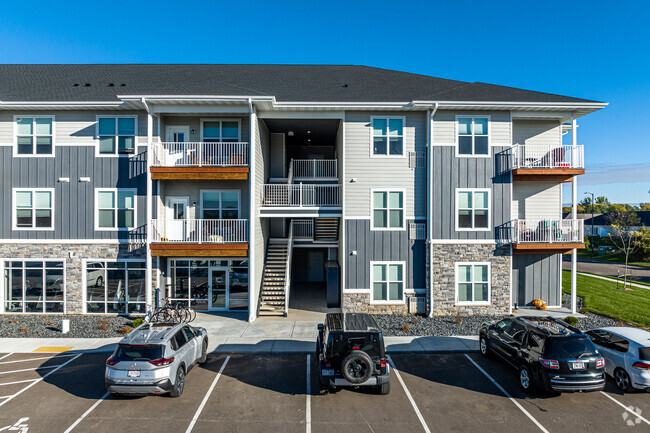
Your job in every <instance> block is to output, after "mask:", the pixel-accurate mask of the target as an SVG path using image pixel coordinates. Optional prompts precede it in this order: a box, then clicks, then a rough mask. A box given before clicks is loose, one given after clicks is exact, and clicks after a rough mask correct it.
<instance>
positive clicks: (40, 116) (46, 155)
mask: <svg viewBox="0 0 650 433" xmlns="http://www.w3.org/2000/svg"><path fill="white" fill-rule="evenodd" d="M22 118H31V119H52V134H51V135H50V136H51V138H52V153H41V154H37V153H29V154H27V153H18V119H22ZM32 128H33V129H32V134H31V136H32V137H34V138H35V137H36V136H37V135H36V129H35V127H34V121H32ZM55 142H56V116H55V115H54V114H24V115H22V114H15V115H14V117H13V137H12V147H13V157H14V158H54V157H55V156H56V151H55V150H54V146H55ZM32 146H33V147H32V150H33V151H36V141H35V140H34V142H33V143H32Z"/></svg>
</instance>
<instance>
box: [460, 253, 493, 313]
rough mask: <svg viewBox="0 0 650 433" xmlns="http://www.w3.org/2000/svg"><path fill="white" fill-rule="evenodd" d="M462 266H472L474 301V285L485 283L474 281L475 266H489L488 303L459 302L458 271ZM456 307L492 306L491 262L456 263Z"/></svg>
mask: <svg viewBox="0 0 650 433" xmlns="http://www.w3.org/2000/svg"><path fill="white" fill-rule="evenodd" d="M460 266H471V267H472V270H471V273H470V275H471V276H472V281H471V284H472V299H474V294H475V290H474V284H476V283H484V282H483V281H474V267H475V266H487V289H488V298H487V301H474V300H472V301H459V300H458V284H459V283H460V282H459V280H458V271H459V268H460ZM454 291H455V296H454V305H457V306H463V305H474V306H476V305H478V306H488V305H492V264H491V263H490V262H456V263H454Z"/></svg>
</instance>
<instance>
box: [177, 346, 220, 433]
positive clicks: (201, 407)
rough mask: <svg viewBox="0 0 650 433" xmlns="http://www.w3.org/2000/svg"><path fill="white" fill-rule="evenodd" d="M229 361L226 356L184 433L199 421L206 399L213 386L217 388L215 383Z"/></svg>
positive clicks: (188, 431) (189, 430)
mask: <svg viewBox="0 0 650 433" xmlns="http://www.w3.org/2000/svg"><path fill="white" fill-rule="evenodd" d="M229 360H230V356H227V357H226V360H225V361H224V362H223V364H221V368H220V369H219V373H217V377H215V378H214V380H213V381H212V385H210V389H208V392H207V393H206V394H205V397H203V401H202V402H201V405H200V406H199V408H198V409H197V410H196V413H195V414H194V417H193V418H192V422H190V425H189V426H187V430H185V433H190V432H191V431H192V429H193V428H194V424H196V421H197V420H198V419H199V416H200V415H201V412H202V411H203V408H204V407H205V404H206V403H207V402H208V399H209V398H210V394H212V390H213V389H214V387H215V386H217V382H218V381H219V378H220V377H221V373H223V369H224V368H226V364H228V361H229Z"/></svg>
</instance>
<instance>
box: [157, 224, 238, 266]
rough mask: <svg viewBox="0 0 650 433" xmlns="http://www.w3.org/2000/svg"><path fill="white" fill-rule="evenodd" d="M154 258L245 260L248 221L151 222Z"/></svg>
mask: <svg viewBox="0 0 650 433" xmlns="http://www.w3.org/2000/svg"><path fill="white" fill-rule="evenodd" d="M151 242H152V244H151V254H152V255H153V256H161V257H169V256H172V257H173V256H175V257H181V256H186V257H245V256H247V255H248V220H245V219H221V220H217V219H185V220H171V219H155V220H152V221H151Z"/></svg>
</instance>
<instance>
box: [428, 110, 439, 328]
mask: <svg viewBox="0 0 650 433" xmlns="http://www.w3.org/2000/svg"><path fill="white" fill-rule="evenodd" d="M436 111H438V103H437V102H436V103H435V104H433V109H432V110H427V156H428V162H427V244H429V248H428V251H427V254H428V255H429V287H428V289H429V317H433V229H432V224H433V185H432V182H433V116H434V115H435V114H436Z"/></svg>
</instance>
